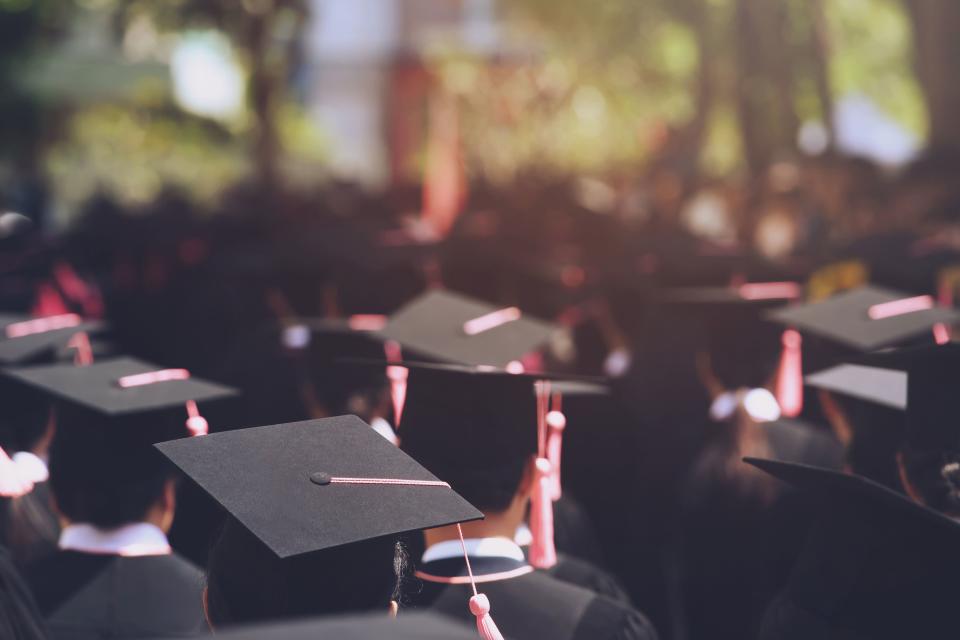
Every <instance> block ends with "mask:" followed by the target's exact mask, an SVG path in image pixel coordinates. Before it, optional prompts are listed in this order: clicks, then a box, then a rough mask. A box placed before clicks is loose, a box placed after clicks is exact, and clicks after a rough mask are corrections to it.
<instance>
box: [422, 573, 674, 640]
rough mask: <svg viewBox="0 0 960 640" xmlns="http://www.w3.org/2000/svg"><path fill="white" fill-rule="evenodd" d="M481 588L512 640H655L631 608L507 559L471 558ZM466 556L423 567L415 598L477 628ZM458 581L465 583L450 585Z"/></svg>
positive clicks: (497, 619)
mask: <svg viewBox="0 0 960 640" xmlns="http://www.w3.org/2000/svg"><path fill="white" fill-rule="evenodd" d="M470 563H471V566H472V568H473V573H474V576H475V577H476V579H477V582H478V584H477V590H478V591H480V592H482V593H484V594H486V596H487V597H488V598H489V599H490V606H491V611H490V614H491V616H492V617H493V619H494V621H495V622H496V624H497V627H498V628H499V629H500V632H501V633H502V634H503V635H504V637H505V638H510V639H511V640H528V639H529V640H539V639H541V638H550V639H551V640H587V639H591V640H655V639H656V638H657V633H656V631H655V630H654V628H653V626H652V625H651V624H650V622H649V621H647V619H646V618H645V617H644V616H643V615H642V614H641V613H639V612H638V611H636V610H635V609H632V608H631V607H629V606H627V605H625V604H623V603H620V602H616V601H614V600H611V599H609V598H605V597H603V596H599V595H597V594H595V593H593V592H591V591H588V590H586V589H582V588H580V587H577V586H574V585H573V584H569V583H565V582H562V581H560V580H558V579H556V578H553V577H551V576H550V575H549V574H547V573H546V572H542V571H536V570H534V569H533V568H532V567H530V566H529V565H527V564H526V563H525V562H523V561H518V560H515V559H513V558H506V557H490V556H485V557H471V558H470ZM466 575H467V571H466V563H465V562H464V560H463V558H447V559H442V560H435V561H432V562H425V563H423V564H421V565H420V566H419V568H418V571H417V572H416V576H417V577H418V578H419V579H420V581H421V583H422V588H421V590H420V592H419V593H418V594H416V595H415V596H414V597H413V598H412V602H411V603H410V604H412V605H413V606H414V607H416V608H429V609H431V610H433V611H435V612H437V613H440V614H442V615H446V616H450V617H452V618H455V619H459V620H462V621H463V622H464V623H466V624H470V625H473V624H475V618H474V616H473V614H472V613H470V609H469V600H470V597H471V595H473V593H472V591H471V589H470V585H469V583H462V582H464V578H465V576H466ZM451 582H460V583H462V584H451Z"/></svg>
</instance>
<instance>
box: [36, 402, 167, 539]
mask: <svg viewBox="0 0 960 640" xmlns="http://www.w3.org/2000/svg"><path fill="white" fill-rule="evenodd" d="M109 420H110V422H109V424H105V421H106V420H105V419H104V418H103V417H102V416H98V415H96V414H93V413H91V412H89V411H85V410H79V409H62V408H61V409H59V410H58V413H57V423H58V429H57V435H56V437H55V438H54V441H53V444H52V445H51V447H50V489H51V491H52V492H53V496H54V498H55V499H56V502H57V506H58V508H59V509H60V511H61V513H63V515H65V516H66V517H67V518H69V519H70V520H72V521H74V522H86V523H90V524H92V525H94V526H97V527H101V528H104V529H110V528H115V527H119V526H122V525H124V524H128V523H131V522H137V521H140V520H142V519H143V517H144V516H145V514H146V513H147V511H148V510H149V509H150V507H151V506H152V505H153V504H155V503H156V502H157V500H159V499H160V497H161V496H162V495H163V490H164V487H165V485H166V484H167V482H169V481H170V480H171V479H173V478H174V477H175V475H174V473H173V470H172V468H171V467H170V466H169V464H168V463H167V462H166V460H165V459H164V458H163V456H162V455H160V453H159V452H158V451H156V450H154V448H153V446H152V444H153V443H155V442H163V441H164V440H169V439H172V438H176V437H183V436H184V435H186V431H185V427H184V420H183V418H182V417H180V416H179V415H177V416H172V415H171V416H166V415H161V416H154V415H150V416H137V417H130V418H122V419H119V418H110V419H109Z"/></svg>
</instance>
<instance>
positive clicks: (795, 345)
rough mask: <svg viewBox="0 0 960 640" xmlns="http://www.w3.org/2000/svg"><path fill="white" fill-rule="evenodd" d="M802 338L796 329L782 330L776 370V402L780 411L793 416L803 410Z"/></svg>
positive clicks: (790, 416)
mask: <svg viewBox="0 0 960 640" xmlns="http://www.w3.org/2000/svg"><path fill="white" fill-rule="evenodd" d="M802 343H803V338H801V336H800V332H799V331H797V330H796V329H787V330H786V331H784V332H783V353H782V354H781V356H780V368H779V370H778V371H777V402H778V403H779V404H780V411H781V412H782V413H783V415H785V416H787V417H789V418H795V417H797V416H798V415H800V412H801V411H803V356H802V354H801V344H802Z"/></svg>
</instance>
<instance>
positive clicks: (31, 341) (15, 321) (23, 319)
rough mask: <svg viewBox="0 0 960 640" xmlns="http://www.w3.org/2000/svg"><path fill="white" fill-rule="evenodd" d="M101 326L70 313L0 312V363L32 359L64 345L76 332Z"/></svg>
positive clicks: (90, 330) (12, 363) (21, 361)
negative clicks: (57, 314)
mask: <svg viewBox="0 0 960 640" xmlns="http://www.w3.org/2000/svg"><path fill="white" fill-rule="evenodd" d="M102 329H103V323H101V322H86V321H83V320H81V319H80V318H79V316H76V315H73V314H64V315H61V316H50V317H47V318H31V317H29V316H23V315H14V314H0V364H3V365H17V364H25V363H28V362H32V361H35V360H37V359H39V358H42V357H44V356H45V355H49V354H53V353H54V352H55V351H57V350H58V349H61V348H63V347H64V346H66V343H67V342H68V341H69V340H70V338H71V337H72V336H74V335H75V334H77V333H80V332H96V331H101V330H102Z"/></svg>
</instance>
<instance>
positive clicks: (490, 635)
mask: <svg viewBox="0 0 960 640" xmlns="http://www.w3.org/2000/svg"><path fill="white" fill-rule="evenodd" d="M470 612H471V613H473V615H475V616H476V617H477V633H479V634H480V637H481V638H483V640H503V634H501V633H500V629H498V628H497V624H496V623H495V622H494V621H493V618H492V617H490V601H489V600H488V599H487V596H485V595H483V594H482V593H478V594H476V595H475V596H473V597H472V598H470Z"/></svg>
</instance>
